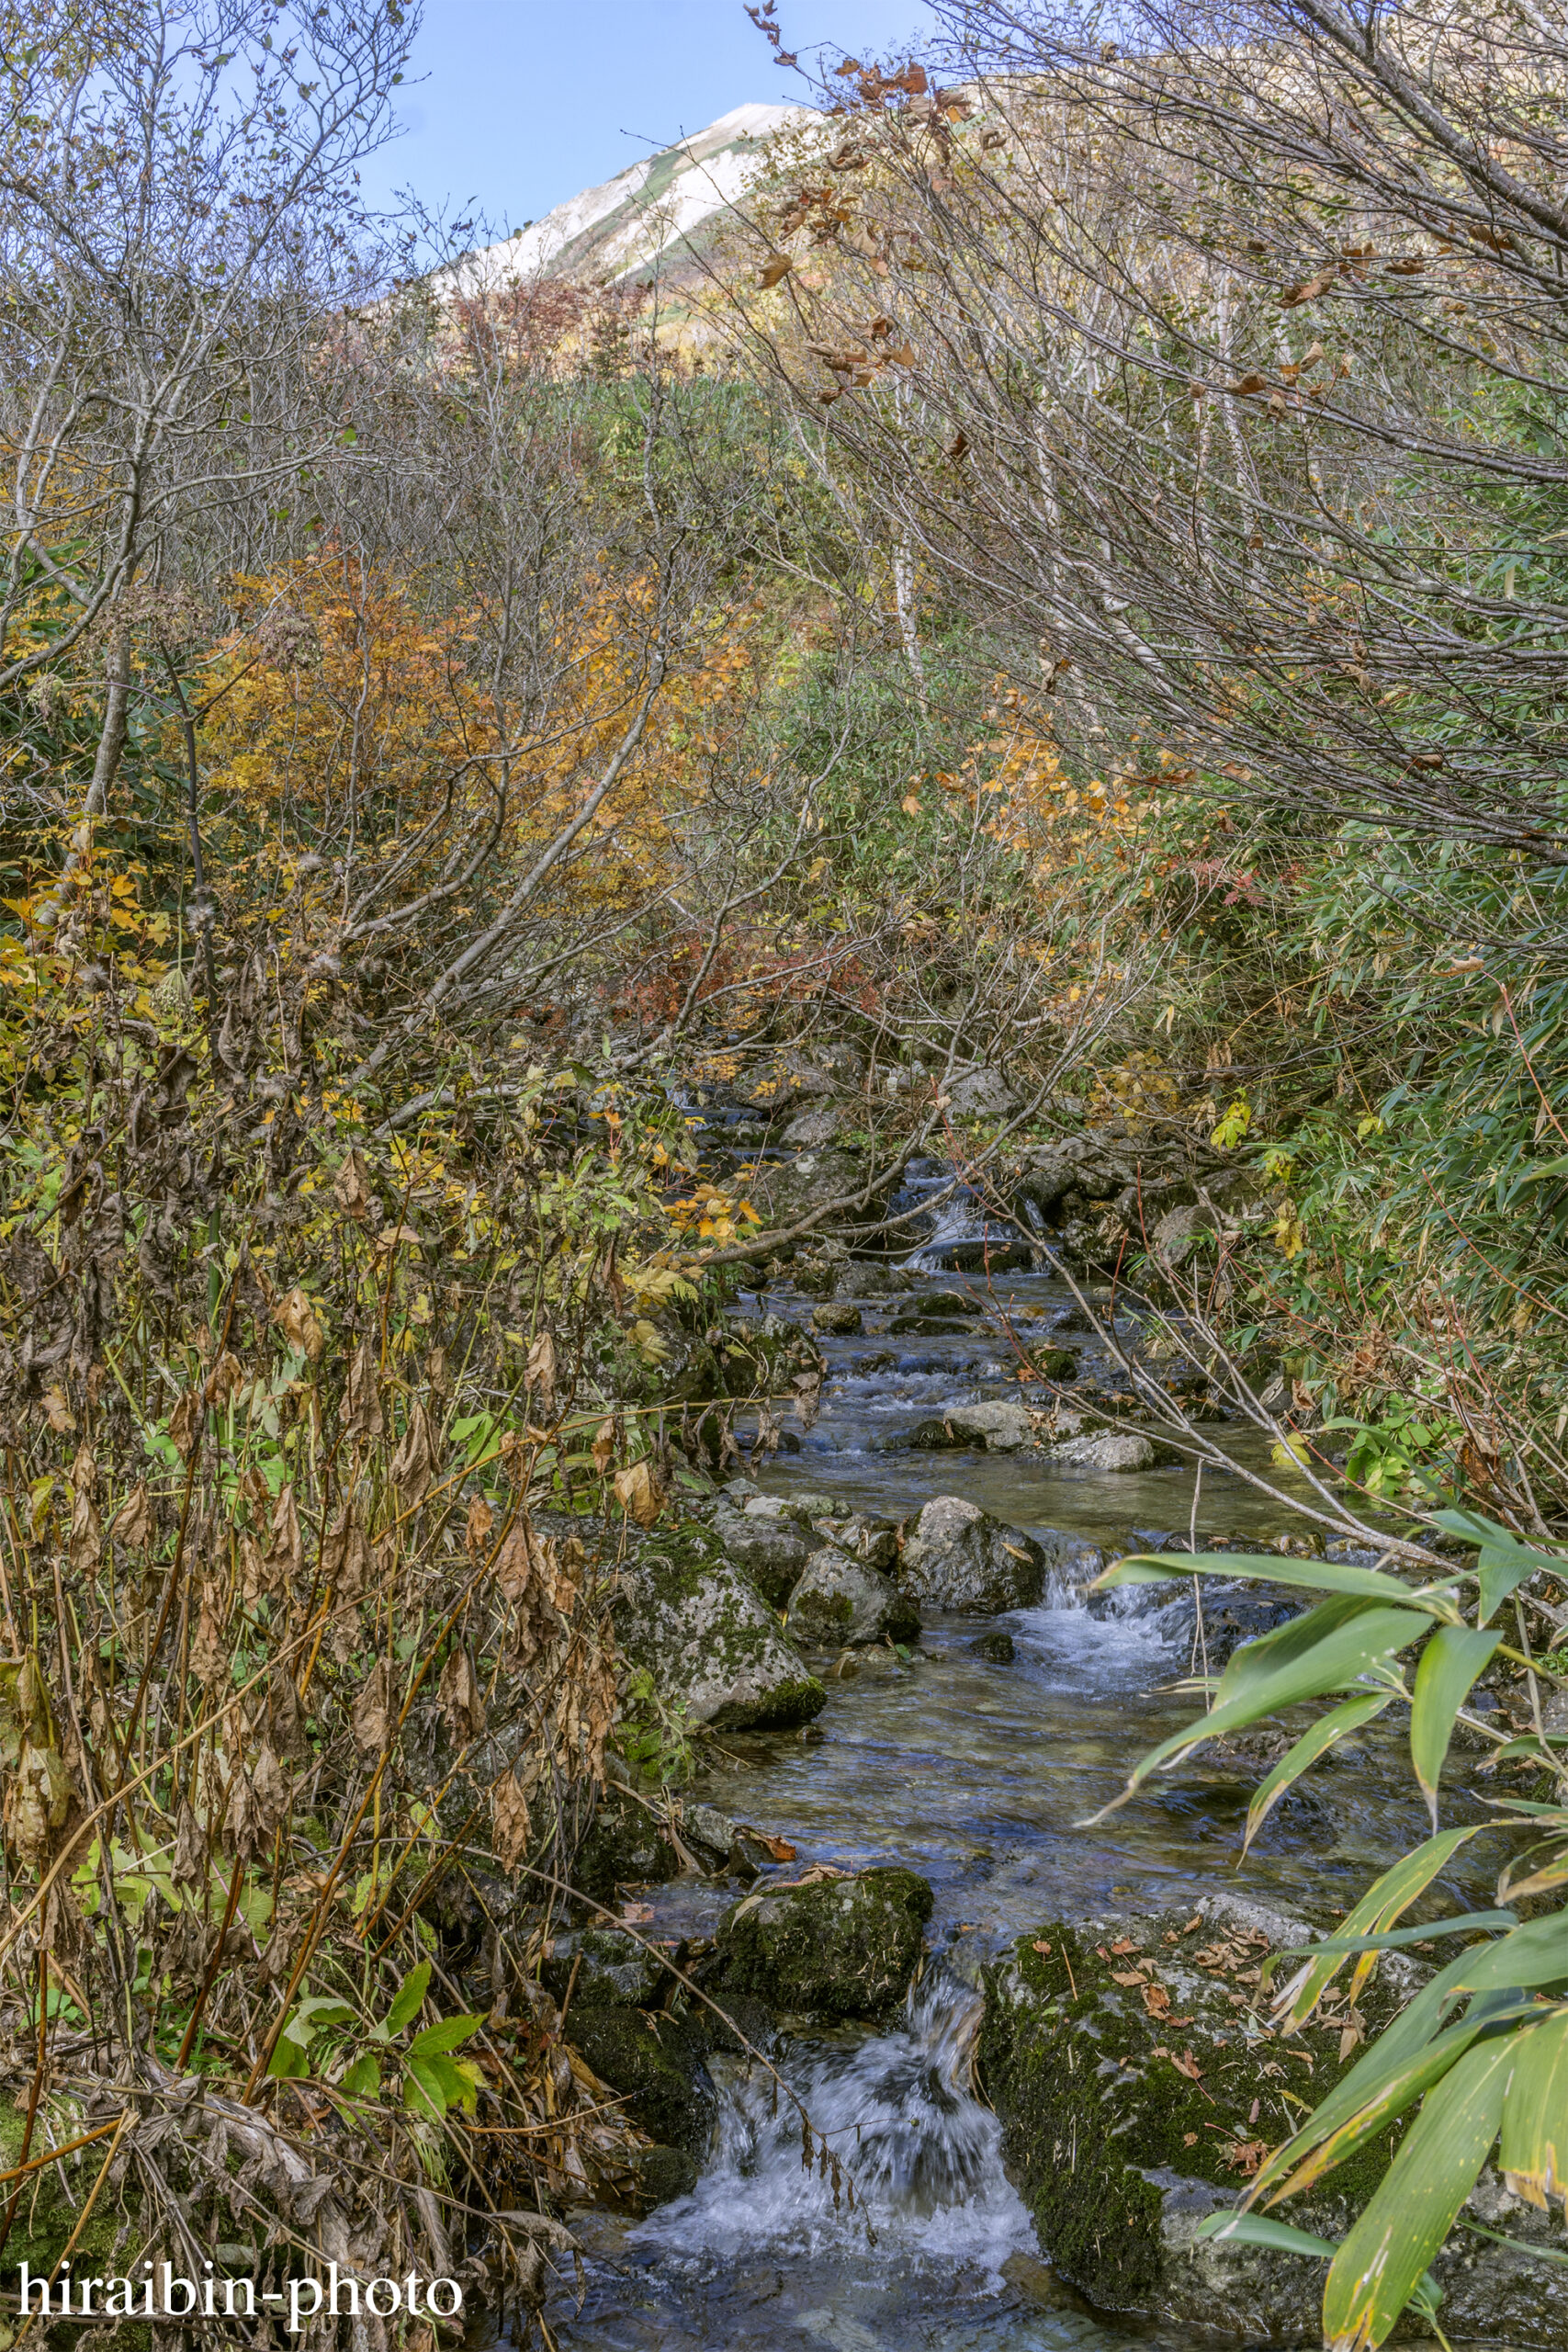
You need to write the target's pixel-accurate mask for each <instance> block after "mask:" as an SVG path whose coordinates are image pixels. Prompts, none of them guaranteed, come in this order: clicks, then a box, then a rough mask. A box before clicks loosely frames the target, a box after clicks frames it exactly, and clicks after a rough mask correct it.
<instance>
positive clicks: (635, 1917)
mask: <svg viewBox="0 0 1568 2352" xmlns="http://www.w3.org/2000/svg"><path fill="white" fill-rule="evenodd" d="M621 1917H622V1918H623V1919H625V1920H626V1921H628V1922H629V1923H630V1924H631V1925H632V1926H634V1927H641V1926H642V1925H643V1924H644V1922H645V1921H647V1920H649V1919H651V1918H652V1917H653V1905H652V1904H651V1903H623V1904H622V1905H621Z"/></svg>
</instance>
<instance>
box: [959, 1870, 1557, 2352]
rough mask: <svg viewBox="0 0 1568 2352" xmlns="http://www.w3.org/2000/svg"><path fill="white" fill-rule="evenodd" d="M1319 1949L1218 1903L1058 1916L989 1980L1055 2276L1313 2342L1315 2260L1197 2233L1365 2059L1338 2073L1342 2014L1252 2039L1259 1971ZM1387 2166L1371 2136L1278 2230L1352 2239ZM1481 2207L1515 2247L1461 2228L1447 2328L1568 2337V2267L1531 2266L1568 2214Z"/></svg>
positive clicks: (1014, 2148) (1482, 2192) (1019, 2167)
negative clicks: (1143, 1914) (1354, 2224)
mask: <svg viewBox="0 0 1568 2352" xmlns="http://www.w3.org/2000/svg"><path fill="white" fill-rule="evenodd" d="M1308 1937H1309V1930H1308V1929H1307V1928H1305V1927H1304V1926H1303V1923H1302V1922H1301V1921H1299V1920H1292V1919H1287V1918H1282V1917H1280V1916H1279V1915H1277V1914H1274V1913H1271V1912H1268V1911H1266V1910H1264V1909H1263V1908H1262V1906H1260V1905H1254V1904H1249V1903H1246V1902H1239V1901H1236V1900H1235V1899H1234V1898H1231V1897H1226V1896H1223V1895H1220V1896H1213V1895H1211V1896H1206V1897H1203V1898H1201V1900H1200V1901H1199V1902H1198V1903H1197V1904H1196V1905H1193V1907H1192V1910H1191V1911H1185V1910H1183V1911H1173V1912H1170V1913H1168V1914H1165V1915H1159V1916H1156V1917H1152V1918H1148V1919H1138V1920H1135V1921H1133V1922H1131V1923H1124V1922H1112V1921H1109V1920H1104V1919H1099V1920H1092V1921H1085V1920H1075V1921H1064V1920H1060V1919H1053V1920H1048V1921H1047V1922H1046V1923H1045V1924H1044V1925H1043V1926H1042V1927H1039V1928H1035V1929H1033V1930H1032V1932H1031V1933H1029V1934H1027V1935H1024V1936H1021V1937H1020V1938H1019V1939H1018V1941H1017V1943H1016V1944H1015V1945H1014V1946H1013V1949H1012V1951H1011V1954H1010V1957H1009V1958H1007V1959H1005V1960H1004V1961H1003V1962H1000V1963H999V1964H998V1965H997V1966H995V1967H993V1968H991V1969H988V1970H987V1986H986V2016H985V2023H984V2026H983V2028H982V2030H981V2037H980V2071H981V2075H982V2079H983V2081H984V2084H985V2087H986V2090H987V2095H988V2096H989V2098H990V2100H991V2104H992V2105H993V2107H994V2108H995V2109H996V2111H997V2113H998V2116H999V2117H1000V2118H1001V2120H1002V2126H1003V2134H1004V2137H1003V2148H1004V2152H1005V2154H1006V2156H1007V2160H1008V2168H1009V2171H1010V2174H1011V2176H1012V2177H1013V2178H1014V2180H1015V2181H1016V2182H1017V2183H1018V2186H1019V2188H1020V2190H1021V2194H1022V2196H1023V2199H1024V2201H1025V2202H1026V2204H1027V2205H1028V2206H1029V2208H1030V2210H1031V2212H1032V2216H1033V2220H1034V2226H1035V2230H1036V2233H1037V2234H1038V2237H1039V2240H1040V2247H1041V2251H1042V2253H1043V2254H1044V2255H1046V2256H1048V2257H1049V2260H1050V2263H1051V2266H1052V2269H1053V2271H1054V2272H1055V2273H1056V2274H1057V2275H1058V2276H1059V2277H1061V2278H1064V2279H1066V2281H1067V2282H1068V2283H1069V2284H1070V2285H1071V2286H1073V2287H1076V2288H1077V2289H1079V2290H1081V2292H1082V2293H1083V2294H1085V2295H1087V2296H1088V2297H1089V2300H1090V2301H1092V2302H1093V2303H1094V2304H1095V2305H1096V2306H1097V2307H1098V2308H1099V2309H1100V2310H1102V2311H1141V2312H1151V2313H1153V2314H1154V2315H1155V2316H1156V2318H1157V2319H1159V2320H1160V2321H1163V2322H1165V2323H1167V2324H1179V2325H1190V2326H1195V2327H1206V2328H1214V2329H1218V2330H1223V2331H1225V2332H1227V2333H1231V2334H1234V2335H1242V2336H1246V2337H1247V2339H1248V2340H1249V2341H1251V2342H1253V2343H1258V2342H1268V2343H1274V2344H1280V2343H1284V2344H1298V2343H1300V2344H1308V2343H1313V2344H1315V2343H1316V2342H1317V2341H1318V2338H1319V2334H1320V2325H1319V2323H1320V2318H1321V2308H1320V2307H1321V2302H1322V2296H1323V2271H1322V2268H1321V2266H1319V2265H1318V2264H1315V2263H1308V2262H1304V2261H1297V2260H1294V2259H1292V2257H1290V2256H1280V2255H1277V2254H1274V2253H1271V2252H1268V2251H1266V2250H1264V2249H1261V2248H1258V2247H1252V2246H1237V2245H1220V2244H1216V2243H1215V2242H1214V2241H1213V2240H1210V2239H1200V2238H1199V2237H1198V2235H1197V2231H1198V2226H1199V2223H1200V2222H1202V2221H1203V2220H1204V2219H1205V2217H1206V2216H1207V2215H1209V2214H1210V2213H1213V2212H1219V2211H1226V2210H1228V2209H1229V2208H1230V2207H1232V2206H1233V2205H1234V2204H1235V2200H1236V2198H1237V2196H1238V2195H1239V2193H1240V2191H1241V2190H1242V2188H1244V2187H1245V2185H1246V2183H1247V2180H1248V2178H1249V2177H1251V2175H1252V2174H1253V2173H1254V2172H1256V2170H1257V2168H1258V2161H1259V2159H1260V2158H1261V2156H1262V2154H1263V2153H1264V2151H1265V2149H1266V2148H1267V2147H1271V2146H1273V2145H1274V2144H1275V2143H1278V2142H1279V2141H1280V2140H1282V2139H1284V2138H1285V2137H1286V2136H1288V2134H1289V2132H1290V2131H1292V2130H1293V2129H1294V2128H1295V2126H1296V2125H1297V2124H1298V2123H1300V2122H1301V2121H1302V2120H1303V2107H1302V2101H1303V2099H1304V2100H1306V2101H1309V2102H1310V2103H1311V2104H1313V2105H1316V2104H1318V2103H1319V2102H1320V2101H1321V2100H1322V2099H1323V2098H1324V2097H1325V2094H1326V2093H1327V2092H1328V2091H1330V2090H1332V2089H1333V2087H1334V2086H1335V2085H1336V2083H1337V2082H1338V2081H1339V2080H1340V2079H1341V2077H1342V2075H1344V2074H1345V2073H1346V2072H1347V2071H1348V2064H1353V2063H1354V2057H1359V2056H1360V2055H1361V2054H1363V2053H1362V2052H1355V2053H1354V2057H1353V2058H1352V2059H1351V2060H1350V2061H1348V2062H1347V2064H1346V2065H1341V2064H1340V2061H1339V2055H1338V2051H1339V2037H1340V2028H1341V2023H1342V2019H1337V2020H1336V2022H1334V2023H1333V2024H1332V2025H1309V2026H1308V2027H1307V2028H1306V2030H1305V2031H1304V2032H1303V2035H1302V2036H1301V2037H1300V2038H1299V2040H1292V2041H1287V2042H1278V2041H1275V2040H1274V2038H1273V2036H1272V2035H1271V2034H1270V2033H1269V2031H1268V2030H1266V2029H1265V2030H1259V2019H1258V2017H1257V2015H1256V2013H1255V2010H1256V2004H1257V2000H1258V1991H1257V1986H1258V1969H1259V1966H1260V1964H1261V1962H1263V1961H1264V1960H1266V1959H1267V1958H1268V1956H1269V1951H1271V1950H1278V1949H1279V1948H1280V1946H1282V1945H1288V1944H1298V1943H1303V1942H1305V1941H1307V1940H1308ZM1381 1973H1383V1974H1387V1973H1390V1972H1389V1962H1388V1961H1387V1960H1386V1959H1385V1961H1384V1962H1383V1963H1382V1972H1381ZM1392 1973H1393V1977H1394V1980H1395V1984H1394V1986H1393V1987H1391V1988H1388V1989H1380V1985H1379V1983H1378V1980H1374V1982H1373V1985H1372V1986H1371V1990H1370V1991H1369V1992H1367V1993H1365V1994H1363V1995H1362V1996H1361V2000H1360V2002H1359V2007H1361V2008H1362V2010H1363V2011H1364V2012H1365V2014H1366V2016H1367V2019H1368V2024H1369V2026H1370V2028H1371V2030H1372V2031H1373V2032H1374V2033H1375V2032H1376V2031H1378V2030H1381V2028H1382V2026H1383V2025H1384V2024H1385V2023H1386V2021H1387V2020H1388V2018H1390V2017H1391V2016H1392V2015H1393V2014H1394V2013H1395V2011H1396V2010H1397V2008H1398V2006H1399V2003H1400V2001H1401V1999H1402V1998H1403V1997H1404V1996H1405V1994H1406V1993H1407V1992H1408V1991H1409V1990H1411V1989H1413V1987H1414V1984H1415V1982H1416V1975H1417V1973H1418V1972H1416V1970H1414V1969H1412V1968H1411V1967H1410V1966H1409V1964H1408V1963H1405V1964H1404V1967H1401V1965H1400V1964H1399V1962H1397V1961H1396V1962H1395V1963H1394V1967H1393V1972H1392ZM1420 1973H1425V1972H1420ZM1249 2012H1254V2013H1253V2014H1249ZM1303 2052H1304V2055H1305V2058H1307V2059H1310V2061H1311V2072H1310V2073H1309V2072H1308V2069H1307V2066H1306V2064H1303V2063H1302V2053H1303ZM1281 2066H1282V2068H1283V2071H1282V2072H1281ZM1281 2089H1283V2090H1285V2091H1288V2092H1289V2093H1290V2094H1291V2098H1290V2099H1289V2101H1287V2100H1286V2099H1284V2098H1281V2096H1280V2091H1281ZM1387 2156H1388V2134H1387V2133H1386V2132H1380V2133H1379V2134H1377V2135H1376V2137H1375V2140H1374V2141H1373V2142H1372V2143H1370V2144H1369V2145H1367V2146H1364V2147H1363V2148H1361V2149H1359V2150H1358V2151H1357V2152H1356V2153H1355V2154H1352V2155H1351V2156H1350V2157H1348V2159H1347V2161H1346V2162H1345V2163H1344V2164H1342V2165H1338V2166H1337V2167H1336V2169H1335V2170H1334V2171H1333V2172H1331V2173H1330V2174H1328V2175H1327V2176H1326V2177H1325V2179H1324V2180H1323V2181H1322V2182H1321V2183H1320V2184H1319V2185H1318V2187H1316V2188H1314V2190H1313V2191H1312V2192H1311V2193H1310V2195H1308V2196H1307V2197H1304V2198H1292V2200H1291V2202H1290V2204H1289V2206H1288V2207H1287V2208H1285V2209H1284V2211H1285V2215H1286V2218H1287V2219H1288V2220H1289V2221H1290V2222H1291V2223H1292V2225H1293V2226H1294V2227H1296V2228H1298V2229H1303V2230H1306V2231H1310V2232H1312V2233H1314V2234H1315V2235H1317V2236H1320V2237H1325V2238H1330V2239H1337V2238H1340V2237H1342V2236H1343V2235H1344V2233H1345V2231H1346V2229H1347V2227H1348V2223H1349V2222H1350V2220H1351V2218H1352V2217H1353V2215H1354V2214H1355V2213H1356V2212H1358V2211H1359V2210H1360V2208H1361V2207H1362V2206H1363V2205H1364V2204H1365V2202H1366V2200H1367V2198H1368V2196H1369V2194H1370V2193H1371V2188H1372V2187H1373V2185H1374V2183H1375V2182H1376V2180H1377V2179H1378V2178H1379V2177H1381V2175H1382V2170H1383V2168H1384V2165H1385V2164H1386V2160H1387ZM1472 2211H1475V2212H1476V2213H1477V2214H1478V2216H1479V2217H1480V2218H1481V2219H1482V2220H1483V2222H1484V2225H1485V2226H1486V2227H1487V2228H1490V2229H1496V2230H1499V2231H1501V2232H1503V2233H1506V2235H1507V2236H1509V2237H1510V2238H1511V2239H1513V2240H1514V2241H1516V2242H1517V2251H1516V2250H1514V2249H1513V2248H1512V2247H1508V2248H1506V2247H1502V2246H1496V2245H1491V2244H1490V2243H1488V2242H1487V2241H1485V2240H1483V2239H1478V2238H1475V2237H1472V2236H1471V2235H1470V2233H1467V2232H1465V2231H1462V2230H1461V2231H1458V2232H1456V2233H1455V2240H1454V2242H1453V2243H1452V2244H1451V2245H1450V2246H1449V2247H1448V2248H1447V2249H1446V2250H1445V2252H1444V2253H1442V2254H1441V2255H1439V2256H1438V2258H1437V2260H1436V2261H1435V2262H1434V2264H1433V2266H1432V2267H1433V2268H1434V2270H1435V2272H1436V2274H1437V2277H1438V2282H1439V2284H1440V2285H1441V2287H1442V2289H1443V2303H1442V2318H1443V2325H1444V2329H1445V2332H1446V2333H1448V2334H1449V2335H1452V2336H1455V2337H1458V2336H1467V2335H1475V2336H1488V2337H1495V2338H1498V2339H1500V2340H1502V2341H1504V2342H1506V2343H1507V2344H1508V2345H1510V2346H1517V2347H1519V2352H1524V2348H1525V2347H1527V2346H1531V2347H1540V2352H1546V2347H1548V2346H1561V2345H1562V2343H1563V2342H1564V2341H1568V2266H1564V2265H1563V2264H1562V2263H1553V2262H1551V2260H1549V2259H1532V2258H1531V2248H1532V2247H1534V2246H1540V2247H1541V2248H1542V2249H1545V2248H1547V2247H1549V2246H1557V2247H1560V2248H1561V2247H1562V2245H1563V2234H1564V2233H1563V2231H1562V2223H1561V2222H1560V2220H1558V2219H1556V2218H1555V2217H1553V2216H1551V2215H1550V2214H1548V2213H1543V2212H1538V2211H1536V2210H1535V2209H1534V2208H1532V2207H1529V2206H1527V2205H1526V2204H1525V2203H1524V2201H1523V2199H1518V2198H1515V2197H1513V2196H1511V2195H1510V2194H1509V2192H1508V2191H1507V2189H1506V2188H1505V2187H1504V2185H1503V2183H1502V2181H1501V2180H1500V2179H1499V2178H1498V2177H1497V2176H1496V2175H1495V2174H1494V2173H1491V2172H1488V2173H1485V2174H1483V2176H1482V2180H1481V2183H1480V2186H1479V2187H1478V2188H1477V2190H1476V2193H1475V2196H1474V2198H1473V2199H1472Z"/></svg>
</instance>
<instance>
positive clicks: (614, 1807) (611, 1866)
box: [571, 1796, 681, 1903]
mask: <svg viewBox="0 0 1568 2352" xmlns="http://www.w3.org/2000/svg"><path fill="white" fill-rule="evenodd" d="M680 1868H681V1862H680V1858H679V1856H678V1855H677V1854H676V1852H675V1849H674V1848H673V1847H672V1846H671V1843H670V1840H669V1838H667V1837H666V1836H665V1834H664V1832H663V1830H662V1829H661V1828H660V1826H659V1824H658V1822H657V1821H655V1820H654V1818H653V1816H652V1815H651V1814H650V1813H649V1810H648V1808H647V1806H646V1805H640V1804H634V1803H633V1802H632V1801H631V1799H630V1798H618V1797H615V1796H612V1797H611V1798H610V1800H609V1802H608V1803H607V1804H602V1805H601V1806H600V1808H599V1810H598V1812H597V1813H596V1814H595V1815H594V1816H593V1821H592V1826H591V1827H590V1829H589V1832H588V1835H587V1837H586V1838H584V1839H583V1841H582V1843H581V1846H580V1847H579V1848H578V1849H577V1859H576V1860H575V1861H574V1863H573V1865H572V1872H571V1880H572V1884H573V1885H574V1886H575V1887H577V1888H578V1889H579V1890H580V1892H581V1894H586V1895H588V1896H589V1897H590V1898H591V1900H592V1901H593V1902H595V1903H609V1902H612V1901H613V1900H614V1899H615V1890H616V1889H617V1887H622V1886H646V1885H650V1884H651V1885H660V1884H662V1883H663V1882H664V1881H665V1880H666V1879H670V1878H673V1877H675V1875H676V1873H677V1872H678V1871H679V1870H680Z"/></svg>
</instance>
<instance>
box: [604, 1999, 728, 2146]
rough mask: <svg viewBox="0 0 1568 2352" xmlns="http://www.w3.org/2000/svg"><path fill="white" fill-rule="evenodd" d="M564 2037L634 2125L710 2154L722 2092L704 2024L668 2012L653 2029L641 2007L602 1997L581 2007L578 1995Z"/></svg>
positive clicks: (671, 2143)
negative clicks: (709, 2062)
mask: <svg viewBox="0 0 1568 2352" xmlns="http://www.w3.org/2000/svg"><path fill="white" fill-rule="evenodd" d="M567 2040H568V2041H570V2043H571V2045H572V2047H573V2049H574V2050H576V2051H577V2052H579V2053H580V2054H581V2056H582V2057H583V2058H585V2059H586V2060H587V2062H588V2064H589V2065H590V2066H591V2067H592V2069H593V2072H594V2073H595V2074H596V2075H598V2077H599V2079H600V2081H601V2082H603V2083H608V2084H609V2086H610V2088H611V2089H612V2090H613V2091H618V2092H619V2093H620V2094H621V2096H622V2097H623V2098H625V2099H626V2107H627V2110H628V2112H629V2113H630V2115H631V2118H632V2120H633V2121H634V2122H635V2123H640V2124H641V2126H642V2128H643V2130H644V2131H647V2132H649V2133H651V2135H652V2136H653V2138H654V2139H655V2140H658V2141H660V2142H662V2143H664V2144H665V2145H666V2146H668V2147H671V2148H680V2149H683V2150H684V2151H685V2153H686V2154H688V2155H692V2156H695V2157H697V2158H699V2159H700V2158H702V2157H703V2156H705V2155H706V2154H707V2149H708V2142H709V2141H710V2140H711V2139H712V2137H713V2127H714V2120H715V2118H716V2115H717V2113H718V2095H717V2093H716V2091H715V2089H714V2086H713V2080H712V2077H711V2076H710V2075H709V2074H708V2070H707V2067H706V2065H705V2064H704V2061H705V2057H706V2055H707V2050H708V2037H707V2035H706V2034H705V2032H704V2030H702V2028H701V2027H700V2026H697V2025H695V2024H694V2023H693V2021H692V2020H691V2019H690V2018H679V2017H673V2016H671V2015H670V2014H669V2012H668V2011H666V2012H663V2013H661V2014H660V2018H659V2023H658V2030H655V2029H654V2027H653V2026H652V2025H651V2024H650V2023H649V2019H648V2018H645V2017H644V2016H643V2014H642V2011H641V2010H640V2009H634V2008H631V2007H617V2006H615V2005H613V2004H611V2003H609V2002H604V2003H600V2004H597V2005H595V2006H593V2007H589V2008H585V2009H581V2010H579V2008H578V2007H577V2005H576V2002H575V2000H574V2001H573V2004H572V2008H571V2012H570V2018H569V2020H568V2025H567Z"/></svg>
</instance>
